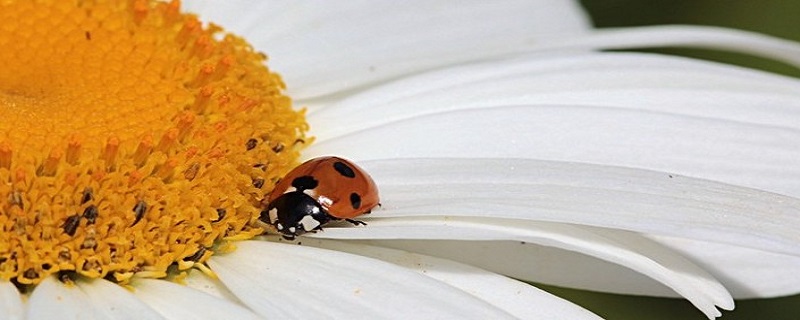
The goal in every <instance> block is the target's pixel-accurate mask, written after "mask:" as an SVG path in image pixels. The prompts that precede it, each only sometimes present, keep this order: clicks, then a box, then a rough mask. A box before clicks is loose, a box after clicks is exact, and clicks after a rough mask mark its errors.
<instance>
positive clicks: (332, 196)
mask: <svg viewBox="0 0 800 320" xmlns="http://www.w3.org/2000/svg"><path fill="white" fill-rule="evenodd" d="M267 200H268V205H267V208H266V209H265V210H263V211H261V216H260V217H259V220H261V221H262V222H264V223H268V224H270V225H272V226H273V227H275V229H277V230H278V231H279V232H280V233H282V234H283V237H284V238H286V239H289V240H292V239H294V238H295V236H297V235H300V234H303V233H305V232H312V231H316V230H322V226H323V225H325V224H326V223H328V222H330V221H335V220H345V221H347V222H350V223H352V224H354V225H360V224H361V225H366V223H364V222H361V221H357V220H353V219H352V218H355V217H357V216H360V215H362V214H366V213H370V211H372V209H373V208H375V207H376V206H378V205H379V204H380V203H379V198H378V187H377V186H376V185H375V182H374V181H373V180H372V178H371V177H370V176H369V174H367V173H366V172H365V171H364V170H363V169H361V168H360V167H358V166H357V165H355V164H354V163H352V162H350V161H348V160H345V159H342V158H339V157H320V158H314V159H311V160H309V161H306V162H304V163H303V164H301V165H300V166H298V167H297V168H294V169H293V170H292V171H290V172H289V173H288V174H286V176H285V177H284V178H283V179H281V181H279V182H278V184H277V185H276V186H275V189H273V190H272V192H271V193H270V194H269V197H268V198H267Z"/></svg>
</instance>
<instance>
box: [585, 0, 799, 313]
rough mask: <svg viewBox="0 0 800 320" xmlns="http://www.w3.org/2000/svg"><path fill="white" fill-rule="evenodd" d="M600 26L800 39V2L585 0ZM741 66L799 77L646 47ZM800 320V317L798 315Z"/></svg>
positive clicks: (778, 67) (792, 70) (786, 70)
mask: <svg viewBox="0 0 800 320" xmlns="http://www.w3.org/2000/svg"><path fill="white" fill-rule="evenodd" d="M580 2H581V3H582V4H583V6H584V8H586V10H587V11H588V12H589V15H590V16H591V17H592V20H593V21H594V22H595V26H597V27H601V28H602V27H626V26H645V25H659V24H698V25H709V26H722V27H730V28H737V29H742V30H748V31H755V32H760V33H764V34H768V35H772V36H776V37H780V38H785V39H790V40H794V41H800V1H798V0H672V1H668V0H638V1H637V0H581V1H580ZM646 51H657V52H664V53H670V54H680V55H685V56H690V57H698V58H704V59H710V60H715V61H721V62H726V63H734V64H742V65H746V66H749V67H753V68H759V69H765V70H769V71H771V72H776V73H781V74H786V75H791V76H794V77H798V78H800V69H798V68H797V67H792V66H790V65H787V64H783V63H779V62H774V61H770V60H768V59H761V58H755V57H752V56H746V55H742V54H735V53H729V52H712V51H709V50H689V49H665V50H646ZM799 318H800V317H799Z"/></svg>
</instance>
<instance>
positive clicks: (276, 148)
mask: <svg viewBox="0 0 800 320" xmlns="http://www.w3.org/2000/svg"><path fill="white" fill-rule="evenodd" d="M283 148H285V146H284V145H283V143H280V142H278V144H276V145H275V146H274V147H272V151H273V152H275V153H281V151H283Z"/></svg>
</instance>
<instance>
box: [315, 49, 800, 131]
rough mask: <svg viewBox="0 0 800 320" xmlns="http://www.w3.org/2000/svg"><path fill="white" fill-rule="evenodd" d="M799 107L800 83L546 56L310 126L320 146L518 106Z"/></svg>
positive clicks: (761, 116)
mask: <svg viewBox="0 0 800 320" xmlns="http://www.w3.org/2000/svg"><path fill="white" fill-rule="evenodd" d="M798 99H800V81H798V80H797V79H791V78H786V77H780V76H775V75H772V74H767V73H764V72H758V71H752V70H747V69H742V68H736V67H730V66H727V65H721V64H715V63H709V62H703V61H697V60H691V59H685V58H677V57H668V56H659V55H651V54H637V53H595V54H586V55H567V56H564V55H536V56H530V57H527V58H524V59H513V60H503V61H492V62H487V63H480V64H471V65H465V66H460V67H456V68H448V69H445V70H442V71H436V72H430V73H427V74H422V75H418V76H414V77H408V78H405V79H402V80H398V81H395V82H393V83H390V84H386V85H382V86H379V87H375V88H372V89H371V90H369V91H366V92H364V93H361V94H358V95H355V96H353V97H350V98H348V99H346V100H344V101H340V102H339V103H336V104H334V105H331V106H328V107H326V108H325V109H323V110H319V111H317V112H312V113H311V114H310V115H309V118H308V119H309V122H310V123H312V124H315V125H314V126H313V127H312V132H313V133H314V134H315V135H317V137H318V140H317V142H322V141H325V140H327V139H331V138H336V137H339V136H341V135H344V134H348V133H352V132H356V131H359V130H365V129H368V128H374V127H378V126H381V125H385V124H387V123H391V122H395V121H399V120H404V119H409V118H414V117H420V116H423V115H427V114H436V113H442V112H447V111H453V110H463V109H474V108H478V107H501V106H508V105H542V104H544V105H583V106H606V107H615V108H625V109H634V110H649V111H656V112H660V113H668V114H679V115H687V116H695V117H705V118H718V119H725V120H733V121H739V122H752V123H761V124H767V125H778V126H789V127H797V124H798V123H800V111H797V110H798V109H800V107H798V102H797V100H798ZM341 119H348V121H341ZM331 124H335V125H331Z"/></svg>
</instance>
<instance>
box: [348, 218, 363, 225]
mask: <svg viewBox="0 0 800 320" xmlns="http://www.w3.org/2000/svg"><path fill="white" fill-rule="evenodd" d="M344 221H347V222H350V223H352V224H353V225H354V226H357V225H362V226H366V225H367V223H366V222H364V221H358V220H353V219H344Z"/></svg>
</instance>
